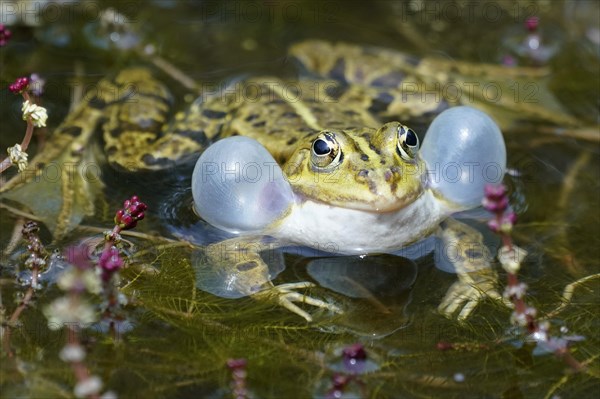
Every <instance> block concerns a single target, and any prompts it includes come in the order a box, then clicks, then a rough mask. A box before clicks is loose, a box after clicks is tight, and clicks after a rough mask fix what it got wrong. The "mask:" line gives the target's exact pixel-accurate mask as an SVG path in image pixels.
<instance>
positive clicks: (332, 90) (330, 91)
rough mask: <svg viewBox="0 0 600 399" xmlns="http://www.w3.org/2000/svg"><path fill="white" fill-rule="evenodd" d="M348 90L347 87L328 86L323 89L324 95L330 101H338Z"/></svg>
mask: <svg viewBox="0 0 600 399" xmlns="http://www.w3.org/2000/svg"><path fill="white" fill-rule="evenodd" d="M346 90H348V86H347V85H329V86H327V87H326V88H325V94H326V95H327V96H329V97H331V99H332V100H338V99H339V98H340V97H341V96H342V95H343V94H344V93H345V92H346Z"/></svg>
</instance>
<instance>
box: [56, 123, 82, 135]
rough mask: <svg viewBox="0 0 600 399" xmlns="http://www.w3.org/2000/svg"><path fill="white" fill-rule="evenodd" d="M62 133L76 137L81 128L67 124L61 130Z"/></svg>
mask: <svg viewBox="0 0 600 399" xmlns="http://www.w3.org/2000/svg"><path fill="white" fill-rule="evenodd" d="M61 133H62V134H67V135H69V136H73V137H77V136H79V134H81V128H80V127H79V126H69V127H67V128H65V129H62V130H61Z"/></svg>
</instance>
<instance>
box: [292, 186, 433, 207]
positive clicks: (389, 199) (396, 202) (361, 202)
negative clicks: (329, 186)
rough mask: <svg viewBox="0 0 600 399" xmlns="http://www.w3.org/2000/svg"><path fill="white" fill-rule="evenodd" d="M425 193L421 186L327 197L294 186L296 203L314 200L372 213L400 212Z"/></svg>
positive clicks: (332, 205)
mask: <svg viewBox="0 0 600 399" xmlns="http://www.w3.org/2000/svg"><path fill="white" fill-rule="evenodd" d="M423 193H424V190H423V189H422V188H421V187H419V188H418V189H417V190H411V191H409V192H402V193H400V192H396V193H395V194H394V195H393V196H392V195H389V196H388V195H384V194H380V195H372V196H364V197H358V196H356V195H352V194H353V193H349V195H347V196H343V195H339V196H336V197H335V198H327V195H319V193H318V192H317V193H314V192H312V191H311V192H308V193H307V192H303V191H302V190H300V189H298V188H296V187H294V196H295V200H296V204H302V203H304V202H307V201H312V202H315V203H319V204H322V205H327V206H329V207H332V208H344V209H352V210H355V211H362V212H371V213H390V212H398V211H400V210H401V209H403V208H406V207H407V206H409V205H410V204H412V203H414V202H415V201H417V200H418V199H419V197H421V195H423ZM315 194H316V195H315Z"/></svg>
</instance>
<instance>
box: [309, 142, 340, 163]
mask: <svg viewBox="0 0 600 399" xmlns="http://www.w3.org/2000/svg"><path fill="white" fill-rule="evenodd" d="M310 158H311V162H312V165H313V166H314V167H315V168H316V169H324V168H332V167H336V166H337V165H339V163H340V161H341V158H342V151H341V150H340V145H339V144H338V142H337V140H336V139H335V136H334V135H333V134H331V133H322V134H320V135H319V136H318V137H317V138H316V139H315V141H313V144H312V148H311V157H310Z"/></svg>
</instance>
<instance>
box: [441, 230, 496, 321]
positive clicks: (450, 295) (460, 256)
mask: <svg viewBox="0 0 600 399" xmlns="http://www.w3.org/2000/svg"><path fill="white" fill-rule="evenodd" d="M440 238H441V242H442V247H441V252H440V251H436V255H435V256H436V264H437V265H438V267H439V266H440V265H443V264H444V263H446V264H445V265H443V266H442V267H441V268H443V269H447V268H448V266H449V265H448V263H450V264H451V267H452V268H453V270H454V272H455V273H456V274H457V277H458V281H457V282H455V283H454V284H452V286H451V287H450V288H449V289H448V292H447V293H446V296H445V297H444V299H443V300H442V303H441V304H440V305H439V307H438V311H439V312H440V313H442V314H443V315H445V316H446V317H451V316H452V315H453V314H454V313H455V312H456V311H457V310H458V309H461V308H462V309H461V310H460V313H459V314H458V317H457V319H458V320H460V321H462V320H465V319H466V318H467V317H469V315H470V314H471V312H472V311H473V310H474V309H475V307H476V306H477V305H478V304H479V302H480V301H481V300H483V299H484V298H485V297H489V298H492V299H494V300H499V301H500V300H502V296H501V295H500V294H499V293H498V291H497V290H496V281H497V277H498V276H497V274H496V272H495V270H494V269H493V268H492V256H491V254H490V251H489V250H488V248H487V247H486V245H485V243H484V242H483V236H482V234H481V233H480V232H479V231H477V230H475V229H474V228H472V227H470V226H467V225H466V224H464V223H461V222H458V221H456V220H454V219H447V220H446V221H444V223H442V226H441V232H440Z"/></svg>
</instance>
